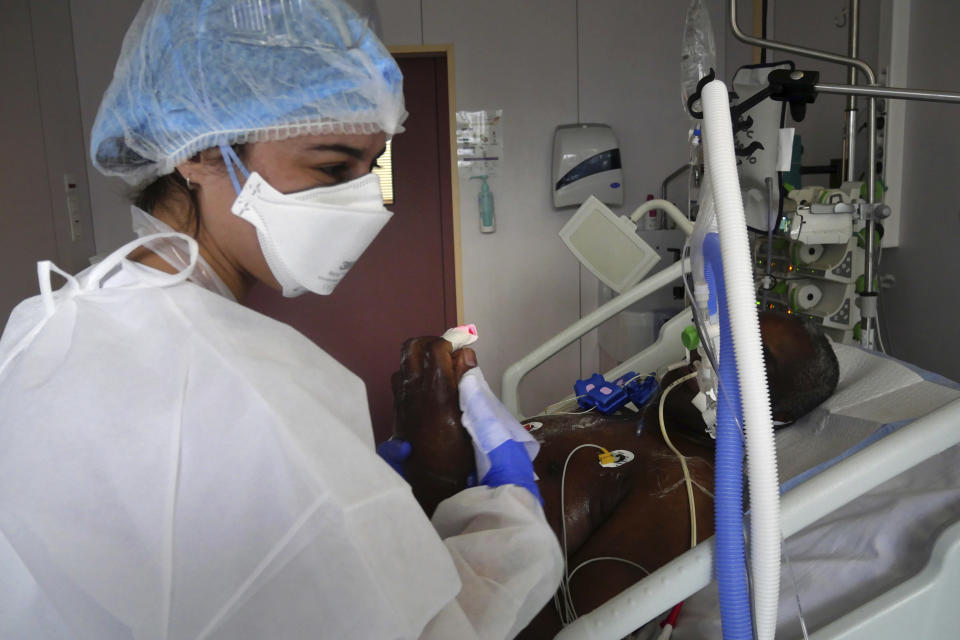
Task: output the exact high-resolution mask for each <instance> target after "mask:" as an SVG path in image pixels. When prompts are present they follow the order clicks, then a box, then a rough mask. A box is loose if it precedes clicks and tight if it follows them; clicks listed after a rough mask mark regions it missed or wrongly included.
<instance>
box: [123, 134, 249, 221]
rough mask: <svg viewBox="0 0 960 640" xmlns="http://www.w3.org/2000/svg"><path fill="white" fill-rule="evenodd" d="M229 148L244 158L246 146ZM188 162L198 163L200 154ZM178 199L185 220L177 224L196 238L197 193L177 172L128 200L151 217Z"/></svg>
mask: <svg viewBox="0 0 960 640" xmlns="http://www.w3.org/2000/svg"><path fill="white" fill-rule="evenodd" d="M231 146H232V147H233V150H234V151H235V152H236V154H237V157H239V158H240V159H241V160H243V159H244V158H245V156H246V149H247V145H245V144H235V145H231ZM190 160H191V161H194V162H199V161H200V154H199V153H198V154H196V155H195V156H193V157H192V158H190ZM178 199H179V200H181V201H183V202H186V203H187V210H186V215H187V219H185V220H178V221H177V223H178V224H181V225H183V228H184V232H185V233H188V234H189V235H191V236H193V237H194V238H196V237H197V234H198V233H199V232H200V203H199V202H198V201H197V192H196V191H194V190H193V189H191V188H190V185H189V184H188V183H187V181H186V179H185V178H184V177H183V176H182V175H180V172H179V171H174V172H173V173H168V174H167V175H165V176H160V177H159V178H157V179H156V180H154V181H153V182H151V183H150V184H148V185H147V186H145V187H143V188H142V189H140V190H139V191H136V192H134V193H133V194H131V196H130V200H131V201H132V202H133V204H134V205H135V206H137V207H139V208H140V209H143V210H144V211H146V212H147V213H149V214H151V215H153V212H154V209H156V208H158V207H164V206H166V205H168V204H169V203H170V202H172V201H174V200H178Z"/></svg>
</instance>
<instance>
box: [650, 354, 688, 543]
mask: <svg viewBox="0 0 960 640" xmlns="http://www.w3.org/2000/svg"><path fill="white" fill-rule="evenodd" d="M696 377H697V373H696V372H693V373H688V374H687V375H685V376H681V377H679V378H677V379H676V380H674V381H673V382H671V383H670V385H669V386H668V387H667V388H666V389H664V391H663V393H662V394H661V395H660V407H659V412H658V414H659V417H660V435H662V436H663V440H664V441H665V442H666V443H667V446H668V447H669V448H670V451H673V454H674V455H675V456H677V459H678V460H680V468H681V469H683V479H684V481H685V482H686V484H687V501H688V502H689V506H690V548H691V549H693V548H694V547H695V546H697V508H696V503H695V502H694V497H693V480H692V479H691V478H690V469H689V467H687V458H686V456H684V455H683V454H682V453H680V452H679V451H678V450H677V448H676V447H675V446H673V442H671V441H670V436H668V435H667V427H666V425H665V424H664V421H663V406H664V403H665V402H666V400H667V395H668V394H669V393H670V392H671V391H673V390H674V388H676V387H677V386H678V385H680V384H682V383H684V382H686V381H687V380H692V379H693V378H696Z"/></svg>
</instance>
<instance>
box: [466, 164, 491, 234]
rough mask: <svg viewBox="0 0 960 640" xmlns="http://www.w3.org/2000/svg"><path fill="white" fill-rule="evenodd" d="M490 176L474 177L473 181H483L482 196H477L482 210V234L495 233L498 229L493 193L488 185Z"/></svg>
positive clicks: (481, 186)
mask: <svg viewBox="0 0 960 640" xmlns="http://www.w3.org/2000/svg"><path fill="white" fill-rule="evenodd" d="M488 177H489V176H474V177H472V178H470V179H471V180H483V183H482V184H481V185H480V194H479V195H478V196H477V205H478V207H479V209H480V232H481V233H493V232H494V231H496V229H497V225H496V219H495V218H494V216H493V193H492V192H491V191H490V186H489V185H488V184H487V178H488Z"/></svg>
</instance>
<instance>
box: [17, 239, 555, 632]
mask: <svg viewBox="0 0 960 640" xmlns="http://www.w3.org/2000/svg"><path fill="white" fill-rule="evenodd" d="M169 235H171V236H172V235H173V234H169ZM175 237H176V238H177V241H181V242H188V244H189V245H190V247H191V249H192V251H193V260H194V261H195V260H196V253H195V252H196V248H195V244H194V243H193V241H192V240H189V239H187V238H186V236H180V235H177V236H175ZM154 238H156V236H154ZM140 242H142V240H141V241H135V242H134V243H131V244H130V245H128V246H126V247H124V248H122V249H120V250H119V251H118V252H116V253H114V254H113V255H111V256H110V257H109V258H107V259H106V260H104V261H103V262H101V263H99V264H98V265H96V266H95V267H92V268H91V269H88V270H86V271H85V272H84V273H83V274H81V275H80V276H78V277H77V278H76V279H73V278H69V279H68V283H67V285H66V286H65V287H63V288H62V289H60V290H59V291H57V292H50V290H49V284H48V283H49V269H50V268H51V267H50V265H49V263H41V265H40V271H41V288H42V295H41V296H38V297H36V298H31V299H29V300H27V301H25V302H23V303H22V304H20V305H19V306H18V307H17V308H16V309H15V311H14V312H13V314H12V316H11V318H10V320H9V322H8V324H7V327H6V330H5V332H4V334H3V337H2V339H0V443H2V444H0V638H11V639H15V638H16V639H19V638H29V639H31V640H45V639H48V638H58V639H59V638H64V639H66V638H70V639H75V638H81V639H88V638H89V639H96V640H114V639H121V638H122V639H127V638H136V639H137V640H148V639H149V640H154V639H166V638H178V639H179V638H211V639H231V640H233V639H244V638H250V639H254V638H256V639H260V638H278V639H286V638H338V639H340V638H363V639H368V638H369V639H374V638H417V637H431V638H445V639H446V638H458V639H460V638H474V637H478V638H504V637H511V636H512V635H514V634H516V633H517V632H518V631H519V630H520V629H522V628H523V627H524V626H525V625H526V624H527V622H529V620H530V619H531V618H532V617H533V616H534V614H536V612H537V611H538V610H539V609H540V608H541V607H542V606H543V605H544V604H545V603H546V602H547V600H548V599H549V598H550V597H551V596H552V594H553V592H554V590H555V589H556V587H557V585H558V584H559V580H560V573H561V571H562V559H561V554H560V550H559V546H558V544H557V541H556V538H555V537H554V535H553V533H552V532H551V530H550V528H549V526H548V525H547V523H546V520H545V518H544V515H543V511H542V509H541V507H540V504H539V503H538V502H537V501H536V500H535V499H534V498H533V496H531V495H530V494H529V493H528V492H527V491H526V490H524V489H521V488H519V487H514V486H505V487H500V488H497V489H490V488H487V487H476V488H473V489H469V490H467V491H464V492H463V493H460V494H458V495H456V496H454V497H452V498H450V499H449V500H447V501H445V502H444V503H442V504H441V505H440V507H439V508H438V509H437V512H436V514H435V516H434V518H433V522H432V523H431V522H430V520H428V519H427V517H426V516H425V515H424V514H423V512H422V511H421V509H420V507H419V505H418V504H417V503H416V501H415V500H414V499H413V496H412V494H411V491H410V488H409V486H408V485H407V484H406V483H405V482H404V481H403V480H402V479H401V478H400V477H399V476H398V475H397V474H396V473H394V472H393V470H392V469H391V468H390V467H389V466H388V465H387V464H386V463H384V462H382V461H381V460H380V459H379V457H378V456H377V455H376V454H375V452H374V447H373V444H374V443H373V437H372V431H371V426H370V418H369V413H368V410H367V403H366V394H365V390H364V386H363V382H362V381H361V380H360V379H358V378H357V377H356V376H355V375H353V374H352V373H350V372H349V371H348V370H347V369H345V368H344V367H343V366H342V365H340V364H339V363H337V362H336V361H334V359H333V358H331V357H330V356H329V355H327V354H326V353H324V352H323V351H322V350H321V349H319V348H318V347H316V346H315V345H314V344H313V343H312V342H310V341H309V340H307V339H306V338H305V337H304V336H303V335H301V334H300V333H298V332H296V331H295V330H293V329H292V328H290V327H288V326H286V325H284V324H282V323H279V322H276V321H274V320H271V319H269V318H267V317H265V316H263V315H260V314H258V313H256V312H254V311H251V310H249V309H247V308H245V307H242V306H240V305H238V304H236V303H234V302H231V301H228V300H226V299H224V298H222V297H220V296H218V295H216V294H214V293H211V292H210V291H207V290H205V289H203V288H201V287H199V286H197V285H195V284H193V283H191V282H188V281H186V280H185V278H186V277H187V275H188V271H187V270H185V271H184V272H181V273H180V274H178V275H169V274H162V273H160V272H158V271H155V270H152V269H148V268H146V267H143V266H142V265H139V264H136V263H131V262H129V261H127V260H125V259H124V258H123V256H125V255H127V254H128V253H129V252H130V251H131V249H132V248H133V246H135V245H136V244H138V243H140ZM54 270H55V267H54Z"/></svg>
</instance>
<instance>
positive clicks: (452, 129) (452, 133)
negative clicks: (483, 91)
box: [387, 44, 463, 324]
mask: <svg viewBox="0 0 960 640" xmlns="http://www.w3.org/2000/svg"><path fill="white" fill-rule="evenodd" d="M387 50H388V51H389V52H390V54H391V55H393V56H394V57H403V58H414V57H418V56H425V57H435V56H437V55H438V54H439V55H440V56H442V57H443V58H444V59H445V60H446V63H447V111H448V123H449V132H448V138H449V144H450V176H449V180H450V199H451V202H450V213H451V216H452V217H453V220H452V223H453V224H452V228H453V267H454V288H455V289H456V294H455V295H456V301H457V324H463V268H462V261H461V253H460V251H461V247H460V180H459V175H460V171H459V168H458V166H457V114H456V106H457V99H456V84H455V82H454V76H455V74H454V57H453V45H452V44H428V45H393V46H388V47H387Z"/></svg>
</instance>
